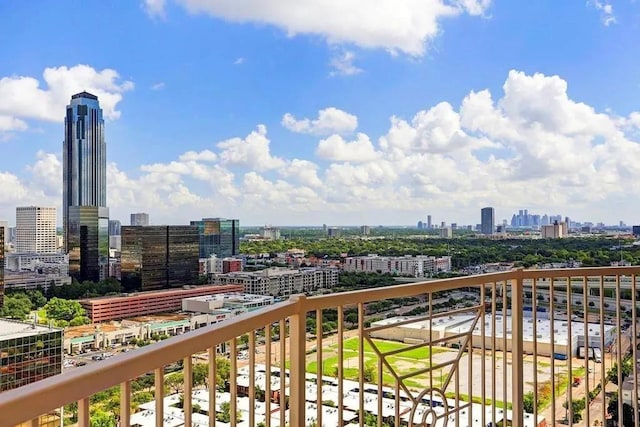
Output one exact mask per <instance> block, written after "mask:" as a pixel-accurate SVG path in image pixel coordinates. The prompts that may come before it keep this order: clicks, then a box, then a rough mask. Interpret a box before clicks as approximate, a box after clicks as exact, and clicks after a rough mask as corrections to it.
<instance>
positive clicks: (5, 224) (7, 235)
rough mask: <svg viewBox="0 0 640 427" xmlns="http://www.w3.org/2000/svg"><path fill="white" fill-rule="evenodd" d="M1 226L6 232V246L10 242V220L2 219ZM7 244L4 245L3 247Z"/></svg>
mask: <svg viewBox="0 0 640 427" xmlns="http://www.w3.org/2000/svg"><path fill="white" fill-rule="evenodd" d="M0 228H2V231H3V232H4V234H3V236H4V245H5V246H6V245H7V244H8V243H9V221H4V220H0ZM5 246H2V248H4V247H5Z"/></svg>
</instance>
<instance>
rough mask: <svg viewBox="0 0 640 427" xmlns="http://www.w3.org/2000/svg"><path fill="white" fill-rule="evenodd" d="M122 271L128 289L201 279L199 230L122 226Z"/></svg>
mask: <svg viewBox="0 0 640 427" xmlns="http://www.w3.org/2000/svg"><path fill="white" fill-rule="evenodd" d="M121 237H122V249H121V253H120V269H121V277H122V286H123V287H124V288H125V289H126V290H154V289H164V288H172V287H178V286H184V285H190V284H195V283H196V282H197V280H198V267H199V263H198V261H199V257H198V254H199V245H198V242H199V239H198V229H197V228H196V227H192V226H188V225H169V226H166V225H164V226H159V225H156V226H146V227H145V226H125V227H122V235H121Z"/></svg>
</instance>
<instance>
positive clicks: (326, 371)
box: [307, 338, 447, 388]
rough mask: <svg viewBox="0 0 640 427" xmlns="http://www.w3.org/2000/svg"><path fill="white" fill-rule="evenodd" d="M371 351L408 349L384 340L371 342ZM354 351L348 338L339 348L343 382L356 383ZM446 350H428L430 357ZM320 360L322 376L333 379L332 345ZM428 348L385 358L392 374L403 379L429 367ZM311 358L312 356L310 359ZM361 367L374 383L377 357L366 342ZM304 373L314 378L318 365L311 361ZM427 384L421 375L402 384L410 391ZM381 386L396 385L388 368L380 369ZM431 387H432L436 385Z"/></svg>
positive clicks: (334, 358)
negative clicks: (392, 371) (431, 354)
mask: <svg viewBox="0 0 640 427" xmlns="http://www.w3.org/2000/svg"><path fill="white" fill-rule="evenodd" d="M373 342H374V345H375V347H376V348H377V350H378V351H379V352H381V353H387V352H391V351H398V350H402V349H405V348H409V347H410V345H408V344H402V343H398V342H392V341H384V340H373ZM358 348H359V342H358V338H350V339H348V340H346V341H345V342H344V344H343V360H344V365H343V366H344V377H345V378H346V379H351V380H357V379H358V375H359V366H358V354H359V353H358ZM444 351H447V350H444V349H440V348H433V349H431V353H433V354H435V353H441V352H444ZM323 352H324V354H325V355H324V357H323V362H322V371H323V375H328V376H336V373H337V369H338V356H337V352H338V345H337V344H334V345H331V346H328V347H326V348H325V349H324V350H323ZM429 355H430V352H429V348H428V347H421V348H414V349H409V350H407V351H401V352H399V353H397V354H395V355H393V356H387V358H386V359H387V361H388V362H389V364H390V365H391V366H392V367H393V370H394V371H395V373H396V374H397V375H406V374H410V373H411V372H414V371H415V370H416V369H424V368H427V367H429ZM312 357H313V356H312ZM364 365H365V366H366V367H367V369H368V372H367V374H368V375H371V377H372V378H371V381H367V382H372V383H376V382H377V378H378V355H377V354H376V352H375V351H374V349H373V348H372V346H371V344H370V343H369V342H368V341H365V343H364ZM307 372H310V373H313V374H317V373H318V365H317V362H316V361H315V360H312V361H310V362H309V363H307ZM427 380H428V375H427V374H423V375H420V376H416V377H413V378H411V379H406V380H404V383H405V384H406V385H407V386H408V387H412V388H422V387H423V386H424V384H425V381H427ZM434 380H435V381H434V383H436V384H439V383H441V382H442V380H443V379H442V378H434ZM382 382H383V383H384V384H385V385H390V386H392V385H394V384H395V382H396V379H395V377H394V376H393V374H391V372H389V370H388V368H387V367H385V366H383V369H382ZM436 384H434V385H436Z"/></svg>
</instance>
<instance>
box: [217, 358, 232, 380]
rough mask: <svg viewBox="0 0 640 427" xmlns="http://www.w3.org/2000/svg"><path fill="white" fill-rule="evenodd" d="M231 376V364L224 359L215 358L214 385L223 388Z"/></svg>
mask: <svg viewBox="0 0 640 427" xmlns="http://www.w3.org/2000/svg"><path fill="white" fill-rule="evenodd" d="M230 376H231V363H230V362H229V359H227V358H226V357H216V384H219V385H222V386H224V385H225V384H226V383H227V382H228V381H229V377H230Z"/></svg>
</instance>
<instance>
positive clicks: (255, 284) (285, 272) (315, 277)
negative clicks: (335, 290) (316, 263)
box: [211, 268, 339, 297]
mask: <svg viewBox="0 0 640 427" xmlns="http://www.w3.org/2000/svg"><path fill="white" fill-rule="evenodd" d="M338 274H339V270H338V269H334V268H301V269H297V270H290V269H287V268H268V269H266V270H262V271H256V272H237V273H229V274H214V275H213V276H211V280H213V282H214V283H216V284H220V285H226V284H238V285H242V286H243V288H244V292H245V293H247V294H257V295H273V296H280V297H288V296H289V295H292V294H300V293H305V292H311V291H317V290H318V289H330V288H332V287H334V286H336V285H337V284H338Z"/></svg>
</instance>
